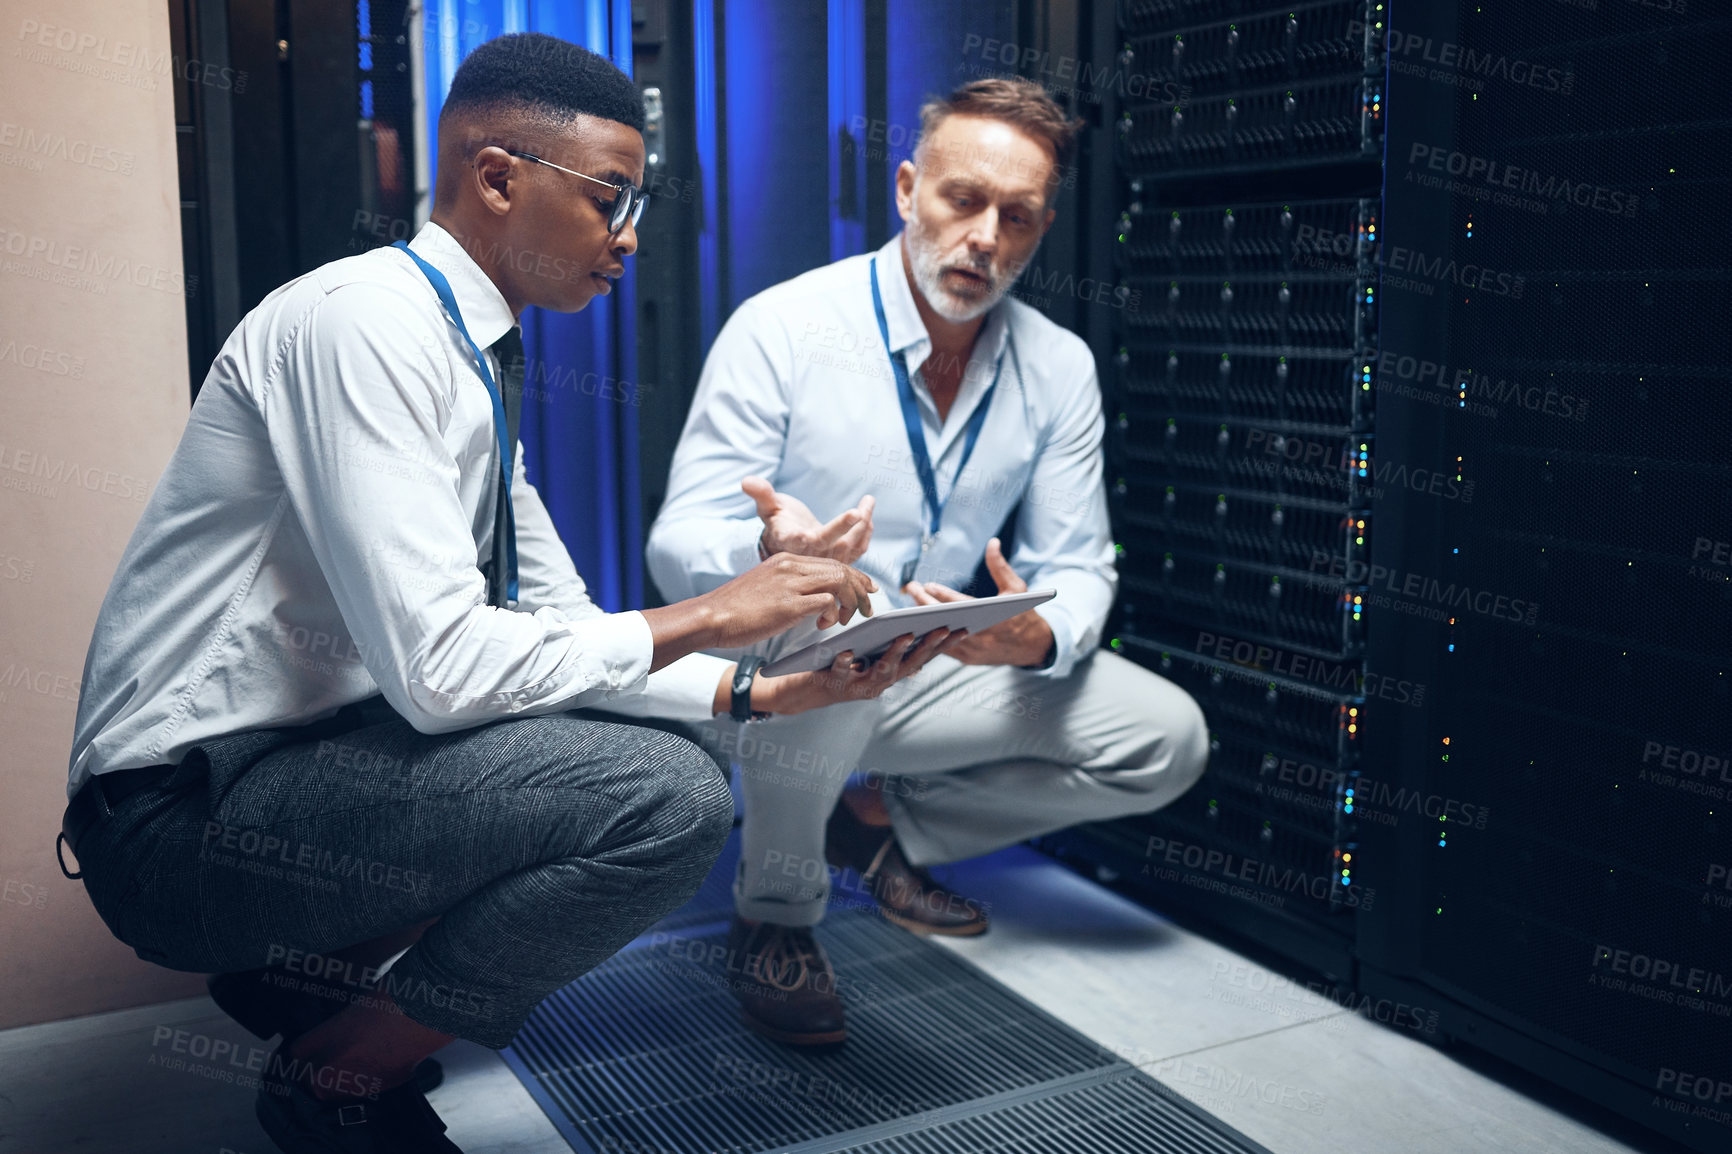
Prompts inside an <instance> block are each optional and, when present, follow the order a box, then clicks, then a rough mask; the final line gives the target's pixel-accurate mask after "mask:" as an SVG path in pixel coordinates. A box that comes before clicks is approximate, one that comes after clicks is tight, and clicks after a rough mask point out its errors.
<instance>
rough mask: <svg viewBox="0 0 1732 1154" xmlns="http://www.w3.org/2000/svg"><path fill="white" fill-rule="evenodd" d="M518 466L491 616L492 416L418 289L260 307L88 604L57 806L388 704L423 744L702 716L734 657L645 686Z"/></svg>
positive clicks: (485, 337) (368, 284)
mask: <svg viewBox="0 0 1732 1154" xmlns="http://www.w3.org/2000/svg"><path fill="white" fill-rule="evenodd" d="M412 247H413V248H414V250H415V252H416V253H417V254H418V255H419V256H421V257H422V258H423V259H425V260H426V261H428V263H430V264H432V265H433V266H434V267H435V268H437V269H439V270H440V271H441V272H443V273H444V274H445V276H446V277H447V279H449V281H450V282H451V288H452V292H453V294H454V296H455V297H456V300H457V304H458V308H459V309H460V310H461V311H462V313H463V319H464V322H465V323H466V324H467V325H468V326H469V332H470V334H471V335H472V336H473V337H474V338H475V341H476V343H477V344H479V345H480V346H482V348H484V349H485V348H487V346H489V345H491V344H492V343H493V342H494V341H496V340H498V339H499V338H500V337H501V336H503V335H504V334H505V332H506V331H507V330H508V329H509V328H511V327H512V325H513V324H514V323H515V321H514V318H513V317H512V315H511V310H510V307H509V306H508V305H507V304H506V302H505V298H504V297H502V296H501V295H500V293H499V290H498V289H497V288H496V287H495V286H494V284H493V282H492V281H491V280H489V279H488V277H487V275H486V274H485V273H484V272H482V271H481V269H480V267H479V266H478V265H476V264H475V262H474V261H473V260H471V259H470V258H469V256H468V254H467V253H465V252H464V251H463V249H462V247H461V246H460V245H459V244H458V243H457V242H456V241H455V240H454V239H453V238H452V237H451V235H450V234H449V233H447V232H446V231H445V230H443V229H441V228H440V227H439V226H437V225H433V224H429V225H427V226H426V227H425V228H423V229H422V230H421V232H420V233H419V235H417V236H416V238H415V240H414V241H413V243H412ZM488 357H489V360H490V361H493V360H494V358H493V354H492V353H488ZM490 367H492V369H493V371H494V373H495V379H497V378H498V372H499V370H498V366H497V363H494V364H492V365H491V366H490ZM515 458H516V459H515V461H514V462H513V464H514V467H515V473H514V478H513V481H512V488H511V496H512V506H513V510H514V512H515V514H516V521H517V559H518V592H519V598H518V601H517V603H516V610H515V611H513V610H507V609H500V608H497V607H494V606H490V605H488V604H487V589H486V582H485V580H484V578H483V577H482V574H481V571H480V569H479V564H480V563H481V562H482V561H485V560H487V559H488V558H490V557H491V554H492V542H493V533H492V522H493V509H494V493H495V491H496V486H497V485H498V476H499V450H498V440H497V436H496V434H495V432H494V425H493V407H492V402H491V400H490V398H489V397H488V393H487V388H486V386H485V385H484V384H483V383H482V381H481V376H480V374H479V372H478V371H477V368H476V365H475V358H474V355H473V354H472V353H471V352H470V349H469V346H468V345H467V344H466V343H465V342H464V341H463V338H462V337H461V336H459V335H458V333H457V330H456V327H455V326H454V325H452V324H451V323H450V321H449V320H448V319H447V318H446V314H445V311H444V309H443V308H442V307H441V306H440V304H439V299H438V297H437V296H436V295H435V294H434V291H433V287H432V286H431V285H430V284H429V283H428V281H427V278H426V277H425V276H423V275H422V273H421V271H420V270H419V269H418V268H416V266H415V264H414V262H413V261H411V260H410V258H409V257H408V256H407V255H406V254H404V253H402V252H399V251H397V250H395V249H391V248H381V249H377V250H375V251H372V252H368V253H364V254H362V255H359V256H354V257H349V258H346V259H344V260H339V261H334V262H332V263H331V264H328V265H325V266H324V267H322V268H319V269H315V270H314V271H312V272H310V273H307V274H306V275H305V276H302V277H299V278H297V279H296V280H293V281H290V282H289V283H288V284H286V285H284V286H283V287H281V288H279V289H277V290H276V291H275V292H273V293H271V294H270V295H269V296H268V297H266V298H265V299H264V300H263V301H262V302H260V304H259V306H258V307H257V308H255V309H254V310H253V311H252V312H250V313H248V314H247V316H246V317H245V318H244V319H243V320H242V321H241V323H240V325H239V326H238V327H236V329H235V331H234V332H233V333H232V334H231V335H230V336H229V339H228V340H227V341H226V342H225V343H224V344H223V347H222V351H221V352H220V353H218V355H217V358H216V361H215V363H214V364H213V365H212V366H211V371H210V375H209V376H208V377H206V378H205V384H204V388H203V389H202V390H201V391H200V392H199V396H198V400H197V402H196V403H195V404H194V405H193V407H192V413H191V416H190V418H189V420H188V422H187V427H186V430H185V432H184V433H183V434H182V436H181V439H180V444H179V445H178V446H177V447H176V449H175V451H174V455H173V456H172V457H171V458H170V460H169V463H168V467H167V468H166V469H165V470H164V472H163V475H162V479H161V481H160V482H159V483H158V485H157V487H156V490H155V492H153V493H152V494H151V497H150V501H149V503H148V504H147V505H146V506H145V509H144V515H143V517H142V519H141V520H140V521H139V523H138V526H137V528H135V529H134V530H133V534H132V538H131V540H130V541H129V542H128V543H127V547H126V551H125V553H124V554H123V555H122V556H121V559H120V565H119V568H118V570H117V572H116V574H115V577H114V581H113V583H112V584H111V585H110V586H109V590H108V594H107V596H106V597H105V598H104V599H103V602H102V609H101V612H100V613H99V615H98V617H97V621H96V630H95V635H94V637H93V638H92V640H91V643H90V652H89V654H88V655H87V656H86V658H85V666H84V683H83V689H82V691H81V693H80V696H79V700H78V717H77V722H76V725H75V732H74V738H73V748H72V760H71V773H70V776H69V780H68V784H67V789H68V794H69V795H70V794H72V793H76V792H77V790H78V788H79V786H81V785H82V784H83V783H84V781H85V780H86V779H87V778H88V777H89V776H90V775H91V774H96V773H107V772H110V771H112V770H117V769H126V768H130V767H133V766H144V765H158V764H167V763H179V762H180V760H181V759H182V758H183V757H184V756H185V754H186V751H187V750H188V749H189V748H190V747H192V746H194V745H196V744H197V743H198V742H200V741H201V740H205V739H207V738H211V737H216V736H219V735H222V734H228V733H235V732H239V731H243V730H250V729H260V728H267V727H274V726H286V725H297V724H301V723H305V722H309V721H316V720H319V719H320V718H323V717H327V716H329V715H330V714H332V713H334V712H335V711H336V710H337V709H339V708H340V707H342V706H344V705H347V704H349V703H351V702H355V701H359V700H361V699H363V698H367V697H371V696H373V695H374V694H378V693H383V694H384V696H385V699H386V700H387V701H389V702H390V704H391V705H392V706H393V707H394V708H395V709H396V710H397V712H398V713H400V714H402V715H403V717H404V718H406V719H407V720H408V721H409V723H410V724H411V725H413V726H414V727H415V728H416V729H417V730H419V731H420V732H422V733H445V732H450V731H452V730H458V729H463V728H466V727H468V726H473V725H478V724H480V723H482V722H486V721H493V720H498V719H501V718H506V717H525V716H533V715H537V714H546V713H554V712H558V711H561V710H567V709H574V708H578V707H584V706H589V707H596V708H601V709H608V710H612V711H615V712H620V713H626V714H637V715H645V714H652V715H656V716H662V717H671V718H675V719H681V720H701V719H704V718H708V717H709V716H710V709H711V704H712V702H713V699H714V696H715V691H716V685H717V682H718V681H719V679H720V677H721V675H722V673H723V672H724V671H725V669H726V662H724V661H721V660H720V659H718V658H714V657H708V656H704V655H701V654H694V655H692V656H690V657H687V658H685V659H683V660H681V661H677V662H674V663H672V664H670V665H668V666H667V667H666V668H664V669H662V670H660V671H658V672H656V673H654V674H650V673H649V667H650V662H651V657H652V644H651V637H650V631H649V626H648V624H647V623H646V622H645V621H644V618H643V615H642V614H641V613H637V612H630V613H612V614H609V613H603V612H602V611H601V609H600V608H598V607H597V606H596V605H595V604H594V602H592V601H591V600H590V599H589V595H588V593H587V592H586V590H585V587H584V583H583V579H582V578H581V577H579V576H578V574H577V570H576V569H575V568H574V567H573V565H572V562H571V557H570V555H569V554H568V553H567V552H566V550H565V546H564V545H563V544H561V542H560V540H559V537H558V535H557V533H556V532H555V531H554V528H553V523H552V521H551V520H550V519H549V518H548V515H547V510H546V508H545V507H544V506H543V505H542V503H541V499H540V497H539V496H537V494H536V492H535V489H534V488H533V487H532V486H531V485H530V484H529V482H528V480H527V478H526V477H525V476H524V472H523V456H522V449H521V445H519V446H517V447H516V452H515Z"/></svg>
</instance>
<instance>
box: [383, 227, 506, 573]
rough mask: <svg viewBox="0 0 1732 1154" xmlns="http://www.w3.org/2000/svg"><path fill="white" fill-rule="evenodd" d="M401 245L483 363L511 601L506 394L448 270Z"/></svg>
mask: <svg viewBox="0 0 1732 1154" xmlns="http://www.w3.org/2000/svg"><path fill="white" fill-rule="evenodd" d="M391 247H392V248H400V249H402V250H403V251H404V252H406V253H408V254H409V259H410V260H412V261H414V262H415V263H416V264H417V265H419V266H420V269H421V271H422V273H424V274H425V275H426V277H427V281H428V283H429V284H431V285H432V286H433V291H434V292H436V293H438V294H439V303H440V304H442V305H444V306H445V312H446V314H447V315H448V316H449V317H450V318H451V323H452V324H454V325H456V326H457V331H458V332H460V333H462V334H463V339H464V340H465V341H466V342H468V345H469V347H470V349H471V350H473V351H474V353H475V363H476V364H477V365H479V366H480V367H481V381H482V383H483V384H485V385H486V386H487V395H488V396H489V397H490V398H492V400H493V431H494V433H495V434H496V435H497V436H498V438H499V483H500V484H501V485H503V486H505V524H504V525H503V526H497V525H496V526H494V532H496V533H497V532H499V530H500V529H501V528H503V529H504V531H505V534H506V536H505V555H506V562H507V565H508V567H509V568H508V572H507V574H506V580H505V596H506V597H507V598H509V599H510V600H512V601H515V600H517V514H516V512H515V511H514V510H513V509H512V507H511V466H512V464H513V463H514V462H513V458H514V457H515V456H516V454H515V453H513V452H512V451H511V446H510V445H509V444H508V443H507V442H508V441H509V440H510V436H511V434H510V433H509V432H507V430H506V421H505V398H504V397H502V396H500V393H499V386H498V385H496V384H494V383H493V370H491V369H489V368H488V367H487V356H486V354H485V353H483V352H482V351H481V346H480V345H478V344H476V343H475V338H474V337H472V336H470V335H469V329H468V328H467V327H466V326H465V325H464V324H463V310H461V309H459V308H458V307H457V297H456V295H455V294H453V293H452V291H451V282H450V281H448V280H446V279H445V274H444V273H442V272H440V271H439V270H438V269H436V268H434V267H433V266H432V265H430V264H428V263H427V262H426V261H424V260H422V259H421V257H420V256H419V255H418V254H416V252H415V251H414V250H413V249H411V248H410V247H409V245H408V244H407V243H406V242H404V241H398V242H397V243H396V244H394V245H392V246H391Z"/></svg>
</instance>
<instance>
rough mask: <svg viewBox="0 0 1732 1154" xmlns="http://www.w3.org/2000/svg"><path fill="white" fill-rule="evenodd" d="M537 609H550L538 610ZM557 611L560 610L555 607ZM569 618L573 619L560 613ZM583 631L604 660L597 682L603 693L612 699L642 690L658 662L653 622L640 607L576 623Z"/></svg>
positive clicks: (586, 642)
mask: <svg viewBox="0 0 1732 1154" xmlns="http://www.w3.org/2000/svg"><path fill="white" fill-rule="evenodd" d="M537 612H546V610H538V611H537ZM554 612H560V611H559V610H558V609H555V610H554ZM560 616H561V617H562V618H565V620H568V621H569V620H571V619H570V618H567V617H565V615H564V613H560ZM572 624H573V625H574V626H575V630H574V631H577V630H581V631H582V632H583V634H584V635H585V637H584V649H585V650H586V651H587V652H588V653H593V654H594V655H595V656H596V657H598V658H599V659H600V662H601V667H602V670H603V676H602V678H601V679H600V681H599V684H597V685H596V687H595V688H596V689H597V690H599V691H600V696H601V697H602V698H603V699H605V700H612V699H613V698H615V697H618V696H619V695H621V694H629V693H636V692H639V691H640V690H641V689H642V688H643V684H644V681H645V679H646V678H647V677H649V671H650V665H651V664H653V663H654V661H655V650H656V642H655V635H654V634H653V633H651V632H650V627H649V622H648V621H647V620H646V619H645V618H644V615H643V614H642V613H639V612H638V611H637V610H636V609H633V610H630V611H628V612H625V613H608V614H604V615H603V616H600V617H587V618H584V619H582V620H581V621H575V622H572Z"/></svg>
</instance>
